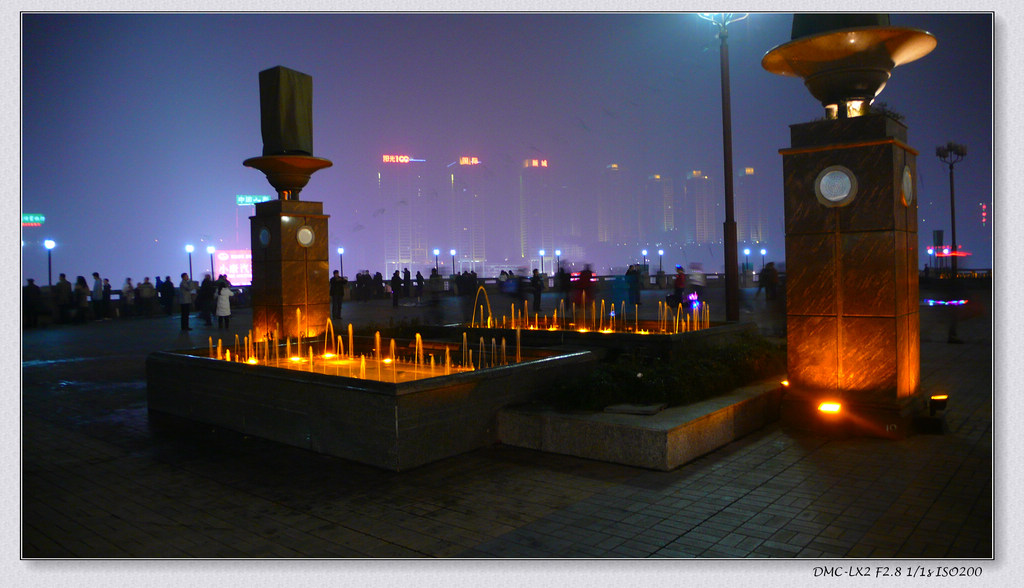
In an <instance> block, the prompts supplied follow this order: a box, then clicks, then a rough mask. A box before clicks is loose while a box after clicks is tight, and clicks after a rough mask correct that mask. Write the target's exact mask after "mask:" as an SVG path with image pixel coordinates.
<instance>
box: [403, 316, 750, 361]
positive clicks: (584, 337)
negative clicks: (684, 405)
mask: <svg viewBox="0 0 1024 588" xmlns="http://www.w3.org/2000/svg"><path fill="white" fill-rule="evenodd" d="M635 324H636V326H637V327H639V329H640V330H641V331H647V332H646V333H636V332H627V331H615V332H610V333H606V332H601V331H600V330H592V329H591V330H587V331H585V332H580V331H578V330H572V329H557V330H547V329H543V328H540V329H520V336H521V340H522V344H523V345H527V346H530V347H550V346H566V347H572V348H582V349H589V350H592V351H594V352H599V353H601V355H607V354H609V353H612V354H614V353H621V352H630V353H636V354H638V355H642V356H646V357H659V358H663V359H669V358H671V357H673V356H674V355H675V354H678V353H687V352H690V351H692V350H693V349H695V348H700V347H702V346H711V347H715V346H719V345H726V344H728V343H731V342H733V341H735V340H737V339H739V338H741V337H744V336H747V335H756V334H757V333H758V328H757V324H756V323H753V322H743V323H721V324H714V323H712V324H711V326H710V327H707V328H703V329H699V330H695V331H686V332H679V333H659V332H657V329H658V328H659V323H658V321H639V322H638V323H635ZM418 330H420V331H422V332H423V333H424V335H425V336H430V337H442V336H445V334H446V333H447V334H449V335H450V333H451V332H453V331H457V332H459V333H463V332H465V333H466V334H467V337H468V338H469V340H470V341H476V340H478V339H479V338H480V337H483V338H484V339H485V340H487V341H490V340H491V339H492V338H494V337H499V338H500V337H506V338H510V337H513V338H514V333H515V331H513V330H511V329H502V328H495V327H490V328H488V327H469V326H464V325H455V326H448V327H419V328H418ZM510 333H512V334H511V335H510Z"/></svg>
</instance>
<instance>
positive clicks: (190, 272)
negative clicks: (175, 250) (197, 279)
mask: <svg viewBox="0 0 1024 588" xmlns="http://www.w3.org/2000/svg"><path fill="white" fill-rule="evenodd" d="M195 250H196V248H195V247H193V246H191V245H185V251H187V252H188V279H190V280H191V279H192V252H193V251H195Z"/></svg>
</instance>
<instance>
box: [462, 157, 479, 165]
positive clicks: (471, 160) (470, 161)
mask: <svg viewBox="0 0 1024 588" xmlns="http://www.w3.org/2000/svg"><path fill="white" fill-rule="evenodd" d="M479 163H480V159H479V158H477V157H460V158H459V165H478V164H479Z"/></svg>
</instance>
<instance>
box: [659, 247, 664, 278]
mask: <svg viewBox="0 0 1024 588" xmlns="http://www.w3.org/2000/svg"><path fill="white" fill-rule="evenodd" d="M664 255H665V250H664V249H659V250H658V273H659V274H661V273H664V272H663V271H662V265H661V262H662V260H663V259H662V258H663V257H664Z"/></svg>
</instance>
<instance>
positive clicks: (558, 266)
mask: <svg viewBox="0 0 1024 588" xmlns="http://www.w3.org/2000/svg"><path fill="white" fill-rule="evenodd" d="M560 269H562V250H561V249H555V271H556V272H557V271H558V270H560Z"/></svg>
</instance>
